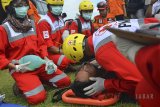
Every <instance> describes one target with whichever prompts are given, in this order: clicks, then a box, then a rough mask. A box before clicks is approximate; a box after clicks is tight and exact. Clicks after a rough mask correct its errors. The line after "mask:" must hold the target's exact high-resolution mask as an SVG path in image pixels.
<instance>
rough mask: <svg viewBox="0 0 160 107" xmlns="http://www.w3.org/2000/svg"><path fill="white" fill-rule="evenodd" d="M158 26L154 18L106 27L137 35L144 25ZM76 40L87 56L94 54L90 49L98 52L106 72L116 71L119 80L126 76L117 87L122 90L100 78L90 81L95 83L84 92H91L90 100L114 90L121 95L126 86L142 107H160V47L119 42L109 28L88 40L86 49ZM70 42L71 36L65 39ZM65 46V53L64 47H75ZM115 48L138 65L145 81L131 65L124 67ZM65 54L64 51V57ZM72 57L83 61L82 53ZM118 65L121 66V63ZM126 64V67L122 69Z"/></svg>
mask: <svg viewBox="0 0 160 107" xmlns="http://www.w3.org/2000/svg"><path fill="white" fill-rule="evenodd" d="M139 22H140V23H139ZM141 22H144V23H143V24H142V23H141ZM157 22H159V21H158V20H157V19H154V18H151V19H144V20H137V19H135V20H133V19H132V20H130V22H129V23H128V22H127V23H121V22H114V23H112V24H109V25H107V26H109V27H113V28H118V29H122V30H127V31H128V30H129V31H131V32H135V31H136V30H137V29H140V28H141V27H142V28H143V27H144V25H145V24H147V23H157ZM122 25H125V26H122ZM129 25H130V26H129ZM72 36H73V35H72ZM75 36H77V37H76V38H78V39H77V40H76V42H75V43H77V42H78V43H77V46H79V48H80V49H83V48H82V46H83V47H84V54H85V55H89V54H90V53H91V52H88V50H89V49H88V47H89V46H90V50H91V51H94V52H95V57H96V60H97V61H98V63H99V64H100V65H101V66H102V67H103V68H105V69H106V70H108V71H114V72H116V71H117V72H116V74H117V76H119V77H120V76H121V75H122V74H123V75H122V76H121V78H122V79H121V81H119V83H118V84H119V85H118V86H121V87H120V88H119V90H118V86H117V84H116V80H104V79H102V78H99V77H98V78H90V80H92V81H95V83H94V84H92V85H91V86H88V87H87V88H85V89H84V90H85V91H88V90H89V91H88V92H86V95H89V96H91V95H93V94H95V93H97V92H101V91H103V90H105V89H107V91H108V92H110V91H114V90H115V89H117V90H118V91H124V90H122V89H123V87H124V86H125V89H126V90H128V91H129V90H130V89H131V88H132V89H135V88H136V95H135V98H136V99H137V100H138V101H139V103H140V105H141V106H142V107H151V106H155V107H157V106H158V105H159V104H160V103H159V100H160V96H159V95H160V93H159V90H160V88H159V85H160V84H159V81H160V80H159V77H158V76H159V71H160V70H159V66H160V63H159V60H160V56H159V53H160V45H159V44H157V45H150V46H144V45H142V44H138V43H137V42H133V41H131V40H127V39H123V38H118V37H116V38H115V35H114V34H113V33H111V32H109V31H107V30H106V28H105V29H104V27H102V28H100V29H99V30H98V31H97V32H95V33H94V35H93V38H91V39H92V40H89V38H88V39H87V40H84V41H85V44H87V45H88V44H89V45H88V46H86V45H82V44H81V43H83V38H79V36H78V35H77V34H76V35H75ZM97 38H98V39H97ZM68 40H70V41H71V40H74V39H72V38H71V36H69V37H68V38H67V39H66V42H68ZM78 40H79V41H78ZM86 41H90V42H86ZM111 41H113V42H114V43H115V44H116V46H115V45H113V43H112V42H111ZM66 42H64V46H63V48H64V50H65V47H72V44H69V45H67V44H66ZM106 42H108V43H106ZM70 43H71V42H70ZM80 44H81V45H80ZM90 44H91V45H90ZM92 44H94V45H92ZM74 45H75V44H74ZM107 45H108V46H107ZM77 46H76V47H77ZM91 46H92V47H91ZM113 46H114V47H113ZM116 48H118V50H120V51H121V53H123V55H124V56H126V57H128V58H129V60H131V61H133V62H134V63H135V64H136V65H137V67H138V68H139V70H140V72H141V74H142V75H143V77H144V78H141V75H140V74H139V72H138V71H137V70H136V69H135V70H133V68H131V67H134V65H132V66H130V65H129V64H125V62H124V60H125V59H123V60H120V59H121V58H123V56H121V58H118V57H120V54H119V52H117V51H116ZM86 50H87V51H86ZM113 50H114V52H113ZM66 52H67V51H66ZM66 52H65V51H64V53H66ZM106 52H108V53H106ZM72 53H73V52H72ZM114 53H116V54H114ZM66 54H68V53H66ZM72 56H76V59H75V60H80V59H81V58H83V51H80V50H78V51H77V52H75V53H74V54H72ZM116 56H117V57H116ZM112 57H113V58H112ZM73 58H74V57H73ZM117 58H118V59H117ZM118 61H120V62H119V63H118ZM117 64H118V65H117ZM123 64H124V66H122V65H123ZM128 65H129V66H130V67H129V66H128ZM127 67H129V68H128V70H125V69H124V70H123V72H122V71H120V69H122V68H127ZM129 69H130V70H129ZM132 70H133V71H132ZM128 71H129V72H128ZM127 72H128V73H127ZM128 77H129V78H128ZM128 79H129V80H130V82H129V83H128V84H125V83H123V82H124V81H126V80H128ZM109 81H112V82H111V83H110V82H109ZM134 82H135V85H133V83H134ZM137 82H139V83H138V85H137ZM121 83H122V84H121ZM129 85H132V86H133V87H130V88H129V87H128V86H129ZM136 85H137V87H136ZM115 86H116V87H115ZM144 89H145V90H144ZM126 90H125V91H126ZM133 94H134V93H133Z"/></svg>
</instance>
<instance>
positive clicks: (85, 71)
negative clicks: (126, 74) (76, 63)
mask: <svg viewBox="0 0 160 107" xmlns="http://www.w3.org/2000/svg"><path fill="white" fill-rule="evenodd" d="M90 77H102V78H108V79H109V78H116V76H115V75H114V74H113V73H108V72H105V71H104V70H103V69H101V68H98V67H97V66H95V65H94V64H92V63H89V62H86V63H84V64H83V65H82V67H81V68H80V69H79V70H78V72H77V73H76V76H75V80H74V82H73V83H72V85H71V89H72V91H73V92H74V94H75V95H76V96H77V97H81V98H89V97H90V96H87V95H85V91H84V90H83V89H84V88H85V87H87V86H89V85H91V84H93V83H94V81H91V80H89V78H90ZM104 93H107V92H103V98H102V92H101V93H96V94H94V95H93V96H91V98H98V99H104ZM112 94H113V93H112ZM106 97H111V96H110V95H109V94H108V93H107V95H106Z"/></svg>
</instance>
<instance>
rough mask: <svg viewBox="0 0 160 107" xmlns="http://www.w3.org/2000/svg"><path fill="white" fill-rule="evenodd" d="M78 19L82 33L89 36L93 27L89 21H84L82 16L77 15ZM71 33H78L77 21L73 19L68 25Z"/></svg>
mask: <svg viewBox="0 0 160 107" xmlns="http://www.w3.org/2000/svg"><path fill="white" fill-rule="evenodd" d="M79 20H80V22H81V27H82V32H81V33H82V34H84V35H85V36H87V37H89V36H92V35H93V33H94V27H93V24H92V23H91V21H85V20H84V18H83V17H81V16H79ZM70 29H71V34H74V33H78V22H77V21H76V20H75V21H73V22H72V23H71V25H70Z"/></svg>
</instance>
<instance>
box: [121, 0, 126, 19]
mask: <svg viewBox="0 0 160 107" xmlns="http://www.w3.org/2000/svg"><path fill="white" fill-rule="evenodd" d="M122 9H123V12H124V16H125V17H127V12H126V6H125V1H124V0H123V4H122Z"/></svg>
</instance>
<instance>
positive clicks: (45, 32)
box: [43, 31, 49, 39]
mask: <svg viewBox="0 0 160 107" xmlns="http://www.w3.org/2000/svg"><path fill="white" fill-rule="evenodd" d="M43 38H44V39H48V38H49V32H48V31H43Z"/></svg>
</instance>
